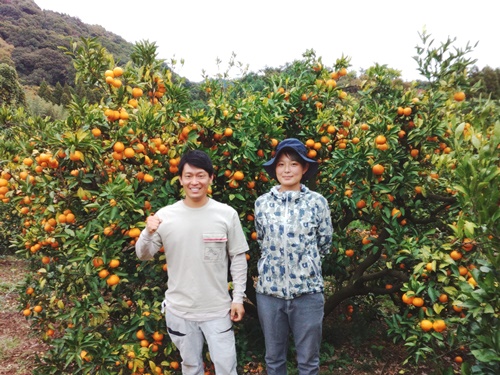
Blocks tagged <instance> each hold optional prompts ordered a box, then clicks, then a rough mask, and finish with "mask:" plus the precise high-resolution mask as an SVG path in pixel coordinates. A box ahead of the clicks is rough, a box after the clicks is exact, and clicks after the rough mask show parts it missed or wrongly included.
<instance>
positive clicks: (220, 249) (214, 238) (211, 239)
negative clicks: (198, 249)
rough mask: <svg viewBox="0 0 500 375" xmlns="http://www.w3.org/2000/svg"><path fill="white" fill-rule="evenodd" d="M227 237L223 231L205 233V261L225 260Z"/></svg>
mask: <svg viewBox="0 0 500 375" xmlns="http://www.w3.org/2000/svg"><path fill="white" fill-rule="evenodd" d="M226 243H227V237H226V235H225V234H223V233H204V234H203V261H204V262H207V263H217V262H222V261H223V260H224V254H225V252H226Z"/></svg>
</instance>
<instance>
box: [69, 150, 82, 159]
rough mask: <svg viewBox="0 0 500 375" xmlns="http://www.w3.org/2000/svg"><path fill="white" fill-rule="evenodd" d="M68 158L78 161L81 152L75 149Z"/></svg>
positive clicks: (80, 157)
mask: <svg viewBox="0 0 500 375" xmlns="http://www.w3.org/2000/svg"><path fill="white" fill-rule="evenodd" d="M69 160H71V161H79V160H83V154H82V152H81V151H78V150H75V152H73V153H71V154H70V155H69Z"/></svg>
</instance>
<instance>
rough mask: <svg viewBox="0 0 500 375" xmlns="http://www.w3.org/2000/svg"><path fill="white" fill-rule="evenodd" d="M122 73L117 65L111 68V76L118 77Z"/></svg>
mask: <svg viewBox="0 0 500 375" xmlns="http://www.w3.org/2000/svg"><path fill="white" fill-rule="evenodd" d="M122 74H123V69H122V68H120V67H119V66H117V67H115V68H114V69H113V76H114V77H120V76H121V75H122Z"/></svg>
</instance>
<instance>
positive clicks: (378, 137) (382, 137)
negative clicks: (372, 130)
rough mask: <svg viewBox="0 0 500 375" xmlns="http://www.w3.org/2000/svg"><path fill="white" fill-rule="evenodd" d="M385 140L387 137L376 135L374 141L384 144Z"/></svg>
mask: <svg viewBox="0 0 500 375" xmlns="http://www.w3.org/2000/svg"><path fill="white" fill-rule="evenodd" d="M386 142H387V139H386V138H385V137H384V136H383V135H377V137H376V138H375V143H376V144H378V145H381V144H384V143H386Z"/></svg>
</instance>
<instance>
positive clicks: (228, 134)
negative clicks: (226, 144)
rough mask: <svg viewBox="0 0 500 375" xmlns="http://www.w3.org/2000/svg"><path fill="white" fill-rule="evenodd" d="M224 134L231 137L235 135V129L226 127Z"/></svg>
mask: <svg viewBox="0 0 500 375" xmlns="http://www.w3.org/2000/svg"><path fill="white" fill-rule="evenodd" d="M224 135H225V136H226V137H231V136H232V135H233V129H231V128H226V129H224Z"/></svg>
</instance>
